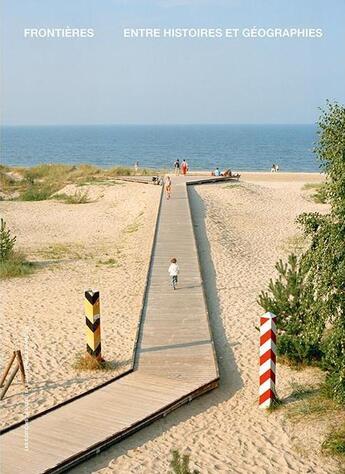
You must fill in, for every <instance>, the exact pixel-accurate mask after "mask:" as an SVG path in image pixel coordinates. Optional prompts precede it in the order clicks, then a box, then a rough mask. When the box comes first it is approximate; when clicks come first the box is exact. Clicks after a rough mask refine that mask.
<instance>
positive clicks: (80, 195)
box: [53, 189, 91, 204]
mask: <svg viewBox="0 0 345 474" xmlns="http://www.w3.org/2000/svg"><path fill="white" fill-rule="evenodd" d="M53 199H57V200H59V201H62V202H64V203H65V204H88V203H90V202H91V200H90V198H89V194H88V192H87V191H84V192H83V191H81V190H80V189H78V190H77V191H75V193H74V194H66V193H60V194H55V195H54V196H53Z"/></svg>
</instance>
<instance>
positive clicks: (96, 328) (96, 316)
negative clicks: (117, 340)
mask: <svg viewBox="0 0 345 474" xmlns="http://www.w3.org/2000/svg"><path fill="white" fill-rule="evenodd" d="M84 306H85V319H86V349H87V352H88V353H89V354H90V355H91V356H92V357H95V358H96V359H98V360H101V359H102V355H101V315H100V304H99V291H91V290H88V291H85V301H84Z"/></svg>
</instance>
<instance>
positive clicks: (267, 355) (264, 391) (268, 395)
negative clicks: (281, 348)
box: [259, 313, 277, 408]
mask: <svg viewBox="0 0 345 474" xmlns="http://www.w3.org/2000/svg"><path fill="white" fill-rule="evenodd" d="M276 319H277V317H276V315H275V314H273V313H265V314H264V315H263V316H261V318H260V388H259V407H260V408H269V407H270V406H271V405H272V403H273V402H274V400H275V399H276V386H275V383H276V337H277V329H276Z"/></svg>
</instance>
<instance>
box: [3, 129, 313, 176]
mask: <svg viewBox="0 0 345 474" xmlns="http://www.w3.org/2000/svg"><path fill="white" fill-rule="evenodd" d="M1 135H2V140H1V142H2V143H1V162H2V163H3V164H7V165H10V166H32V165H37V164H39V163H72V164H76V163H90V164H94V165H98V166H101V167H108V166H114V165H130V166H132V165H133V163H134V162H135V161H136V160H138V161H139V164H140V166H142V167H152V168H159V167H169V166H171V164H172V163H173V162H174V161H175V159H176V158H180V159H183V158H185V159H186V160H187V161H188V163H189V165H190V169H191V170H198V169H199V170H200V169H213V168H214V167H216V166H218V167H219V168H221V169H223V168H231V169H234V170H243V171H245V170H253V171H260V170H269V169H270V168H271V165H272V163H278V164H279V166H280V169H281V170H282V171H318V162H317V160H316V159H315V157H314V156H313V153H312V149H313V147H314V144H315V141H316V128H315V126H314V125H164V126H158V125H109V126H98V125H95V126H47V127H24V126H21V127H9V126H8V127H3V128H2V129H1Z"/></svg>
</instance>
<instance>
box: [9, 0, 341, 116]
mask: <svg viewBox="0 0 345 474" xmlns="http://www.w3.org/2000/svg"><path fill="white" fill-rule="evenodd" d="M2 10H3V11H2V20H1V21H2V38H1V39H2V41H1V44H2V46H1V53H2V54H1V57H2V59H1V63H2V64H1V66H2V68H1V69H2V72H1V76H2V78H1V79H2V88H1V95H2V104H3V107H2V121H3V123H6V124H101V123H105V124H108V123H109V124H110V123H159V124H160V123H163V124H165V123H311V122H315V121H316V119H317V116H318V107H319V106H322V105H324V103H325V100H326V99H327V98H329V99H335V100H338V101H340V102H345V87H344V84H345V61H344V44H345V29H344V23H345V1H344V0H328V1H325V0H127V1H126V0H101V1H96V0H2ZM66 26H70V27H93V28H95V30H96V37H95V38H92V39H84V40H81V39H79V40H61V39H60V40H59V39H50V40H43V39H42V40H37V39H35V40H34V39H31V40H30V39H24V37H23V29H24V28H25V27H66ZM131 26H132V27H139V26H143V27H151V26H156V27H161V28H163V27H194V26H196V27H239V28H243V27H247V26H249V27H251V26H257V27H270V26H274V27H321V28H323V30H324V34H325V36H324V38H322V39H318V40H317V39H307V40H306V39H303V40H301V39H285V40H283V39H255V40H253V39H243V38H241V39H236V40H225V39H221V40H211V39H209V40H205V39H204V40H190V39H189V40H175V41H174V40H167V39H160V40H148V39H141V40H138V39H137V40H135V39H124V38H123V37H122V28H123V27H131Z"/></svg>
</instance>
